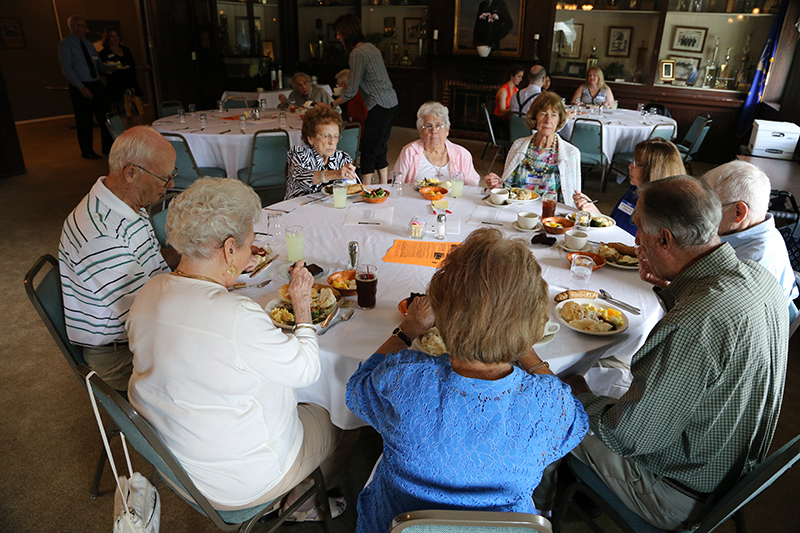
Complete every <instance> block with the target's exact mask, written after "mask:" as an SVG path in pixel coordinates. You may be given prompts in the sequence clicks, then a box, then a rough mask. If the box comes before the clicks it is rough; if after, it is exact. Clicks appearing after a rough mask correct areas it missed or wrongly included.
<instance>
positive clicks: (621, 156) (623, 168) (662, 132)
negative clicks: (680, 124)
mask: <svg viewBox="0 0 800 533" xmlns="http://www.w3.org/2000/svg"><path fill="white" fill-rule="evenodd" d="M674 136H675V125H674V124H657V125H656V126H655V127H654V128H653V131H651V132H650V136H649V137H647V139H648V140H650V139H655V138H661V139H666V140H668V141H671V140H672V138H673V137H674ZM633 154H634V152H617V153H615V154H614V157H612V158H611V165H610V167H611V170H616V171H617V172H619V173H620V174H622V175H623V176H628V177H630V176H629V173H628V166H629V165H630V164H631V162H632V161H633ZM615 163H616V165H615Z"/></svg>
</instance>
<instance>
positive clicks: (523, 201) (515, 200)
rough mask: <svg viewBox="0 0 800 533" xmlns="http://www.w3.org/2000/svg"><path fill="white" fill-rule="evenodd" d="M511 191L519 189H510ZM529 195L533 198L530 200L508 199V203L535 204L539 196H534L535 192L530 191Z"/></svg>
mask: <svg viewBox="0 0 800 533" xmlns="http://www.w3.org/2000/svg"><path fill="white" fill-rule="evenodd" d="M511 190H512V191H514V190H520V189H519V187H513V188H511ZM531 194H533V198H531V199H530V200H517V199H515V198H511V197H509V198H508V201H509V202H513V203H515V204H529V203H531V202H535V201H536V200H538V199H539V195H538V194H536V193H535V192H533V191H531Z"/></svg>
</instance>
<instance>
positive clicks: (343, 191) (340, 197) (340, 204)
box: [333, 181, 347, 209]
mask: <svg viewBox="0 0 800 533" xmlns="http://www.w3.org/2000/svg"><path fill="white" fill-rule="evenodd" d="M333 207H335V208H336V209H344V208H345V207H347V183H345V182H344V181H337V182H335V183H334V184H333Z"/></svg>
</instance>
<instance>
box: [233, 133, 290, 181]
mask: <svg viewBox="0 0 800 533" xmlns="http://www.w3.org/2000/svg"><path fill="white" fill-rule="evenodd" d="M289 146H290V145H289V133H288V132H287V131H286V130H281V129H274V130H258V131H257V132H255V133H254V134H253V147H252V148H251V149H250V159H249V162H248V164H247V167H245V168H242V169H239V172H237V175H238V176H239V179H240V180H241V181H242V182H244V183H246V184H248V185H249V186H251V187H252V188H253V189H263V190H266V189H277V188H285V187H286V164H287V161H288V154H289Z"/></svg>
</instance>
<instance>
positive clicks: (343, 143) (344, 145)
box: [336, 122, 361, 165]
mask: <svg viewBox="0 0 800 533" xmlns="http://www.w3.org/2000/svg"><path fill="white" fill-rule="evenodd" d="M360 140H361V124H359V123H358V122H348V123H347V124H345V125H344V126H343V127H342V133H341V134H340V136H339V144H338V145H337V146H336V148H337V149H339V150H341V151H342V152H345V153H347V154H348V155H349V156H350V157H351V158H353V164H354V165H355V164H356V160H357V159H358V145H359V144H360Z"/></svg>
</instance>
